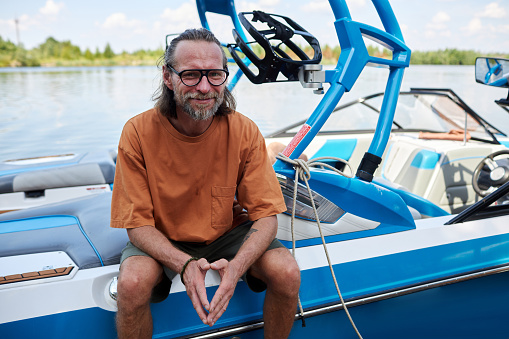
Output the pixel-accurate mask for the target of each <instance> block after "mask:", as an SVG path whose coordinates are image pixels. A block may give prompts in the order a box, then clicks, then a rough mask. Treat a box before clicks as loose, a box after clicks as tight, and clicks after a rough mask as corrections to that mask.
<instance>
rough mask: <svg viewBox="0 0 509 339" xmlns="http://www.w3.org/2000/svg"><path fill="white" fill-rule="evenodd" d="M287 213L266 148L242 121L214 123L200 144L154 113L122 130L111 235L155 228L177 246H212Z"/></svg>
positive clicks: (232, 118) (254, 129)
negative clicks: (250, 224) (236, 230)
mask: <svg viewBox="0 0 509 339" xmlns="http://www.w3.org/2000/svg"><path fill="white" fill-rule="evenodd" d="M235 198H236V199H237V200H238V203H239V204H240V206H242V208H244V209H245V211H242V209H241V208H239V207H238V205H236V202H235ZM235 207H236V208H235ZM246 211H247V215H246ZM284 211H286V205H285V203H284V200H283V195H282V193H281V189H280V187H279V183H278V181H277V178H276V176H275V173H274V170H273V168H272V166H271V163H270V160H269V159H268V156H267V151H266V148H265V140H264V139H263V136H262V135H261V133H260V131H259V130H258V127H257V126H256V125H255V123H254V122H252V121H251V120H250V119H248V118H246V117H245V116H243V115H242V114H240V113H238V112H234V113H232V114H229V115H227V116H216V117H214V120H213V121H212V124H211V125H210V127H209V128H208V129H207V130H206V131H205V132H204V133H203V134H202V135H200V136H197V137H188V136H185V135H182V134H180V133H179V132H178V131H177V130H176V129H175V128H174V127H173V125H172V124H171V123H170V122H169V121H168V119H166V118H165V117H164V116H162V115H161V114H160V113H159V112H158V111H157V110H156V109H151V110H149V111H146V112H144V113H142V114H139V115H137V116H135V117H133V118H132V119H130V120H129V121H128V122H127V123H126V125H125V126H124V130H123V131H122V135H121V137H120V142H119V146H118V157H117V165H116V172H115V182H114V185H113V198H112V204H111V227H116V228H135V227H140V226H155V227H156V228H157V229H158V230H160V231H161V232H162V233H163V234H165V235H166V237H168V238H169V239H172V240H175V241H188V242H205V243H210V242H212V241H214V240H215V239H217V238H218V237H220V236H221V235H223V234H225V233H226V232H228V231H229V230H231V229H232V228H233V227H235V226H237V225H239V224H240V223H242V222H243V221H247V219H248V217H249V219H250V220H257V219H260V218H262V217H267V216H271V215H275V214H278V213H281V212H284Z"/></svg>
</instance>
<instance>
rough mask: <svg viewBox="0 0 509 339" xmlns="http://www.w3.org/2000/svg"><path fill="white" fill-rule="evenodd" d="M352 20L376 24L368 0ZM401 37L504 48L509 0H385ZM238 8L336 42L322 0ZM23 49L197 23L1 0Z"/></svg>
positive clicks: (168, 10)
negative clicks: (282, 18)
mask: <svg viewBox="0 0 509 339" xmlns="http://www.w3.org/2000/svg"><path fill="white" fill-rule="evenodd" d="M347 4H348V5H349V8H350V12H351V15H352V19H353V20H355V21H359V22H363V23H366V24H369V25H372V26H375V27H378V28H381V27H382V25H381V23H380V20H379V19H378V16H377V15H376V11H375V9H374V7H373V5H372V3H371V1H369V0H347ZM390 4H391V5H392V7H393V10H394V12H395V14H396V17H397V18H398V21H399V24H400V26H401V29H402V31H403V36H404V39H405V41H406V43H407V45H408V46H409V47H410V49H412V50H419V51H427V50H438V49H446V48H456V49H462V50H467V49H468V50H470V49H471V50H476V51H478V52H482V53H485V54H488V53H490V52H491V53H494V52H499V53H509V38H508V36H509V34H508V32H509V0H487V1H484V0H391V1H390ZM235 5H236V9H237V11H238V12H240V11H252V10H255V9H256V10H263V11H266V12H269V13H275V14H280V15H284V16H288V17H290V18H292V19H293V20H294V21H296V22H297V23H299V24H300V25H301V26H302V27H304V28H305V29H306V30H308V31H309V32H310V33H311V34H313V35H314V36H315V37H317V38H318V40H319V41H320V43H321V44H322V46H323V45H324V44H329V45H332V46H335V45H338V40H337V37H336V34H335V30H334V25H333V21H334V17H333V15H332V11H331V9H330V6H329V3H328V1H326V0H258V1H257V0H248V1H245V0H237V1H236V2H235ZM208 17H209V21H210V25H211V29H212V31H214V32H215V33H216V34H217V35H218V36H219V38H220V40H221V41H224V42H233V38H232V35H231V28H232V26H231V24H230V23H229V22H228V21H225V20H223V19H221V18H220V17H219V16H217V15H209V16H208ZM15 19H17V21H18V29H19V39H20V41H21V43H23V45H24V46H25V48H27V49H31V48H33V47H36V46H38V45H39V44H41V43H43V42H44V41H45V40H46V38H48V37H50V36H51V37H53V38H55V39H56V40H58V41H63V40H70V41H71V42H72V43H73V44H74V45H78V46H80V48H82V50H85V49H86V48H89V49H90V50H91V51H93V52H94V51H95V50H96V48H99V49H100V50H101V51H103V50H104V47H105V46H106V44H107V43H109V44H110V46H111V47H112V49H113V51H114V52H115V53H120V52H122V51H124V50H125V51H128V52H133V51H135V50H139V49H156V48H159V47H164V45H165V36H166V34H170V33H178V32H181V31H183V30H184V29H186V28H189V27H199V26H200V22H199V18H198V14H197V11H196V3H195V1H194V0H183V1H182V0H180V1H179V0H165V1H163V0H151V1H125V0H124V1H118V0H102V1H99V0H87V1H76V0H74V1H71V0H22V1H13V0H0V36H1V37H2V38H3V39H4V40H10V41H12V42H14V43H17V42H18V38H17V34H16V24H15Z"/></svg>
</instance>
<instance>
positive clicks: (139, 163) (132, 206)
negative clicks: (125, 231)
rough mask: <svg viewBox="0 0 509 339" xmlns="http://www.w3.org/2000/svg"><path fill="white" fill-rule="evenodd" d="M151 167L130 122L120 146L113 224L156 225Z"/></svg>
mask: <svg viewBox="0 0 509 339" xmlns="http://www.w3.org/2000/svg"><path fill="white" fill-rule="evenodd" d="M153 211H154V207H153V204H152V198H151V195H150V189H149V185H148V177H147V170H146V168H145V162H144V159H143V153H142V152H141V147H140V140H139V138H138V134H137V133H136V129H135V127H134V126H133V125H132V124H131V123H130V122H128V123H127V124H126V126H125V127H124V130H123V131H122V135H121V137H120V142H119V146H118V156H117V164H116V169H115V180H114V183H113V195H112V201H111V223H110V226H111V227H115V228H135V227H140V226H155V222H154V213H153Z"/></svg>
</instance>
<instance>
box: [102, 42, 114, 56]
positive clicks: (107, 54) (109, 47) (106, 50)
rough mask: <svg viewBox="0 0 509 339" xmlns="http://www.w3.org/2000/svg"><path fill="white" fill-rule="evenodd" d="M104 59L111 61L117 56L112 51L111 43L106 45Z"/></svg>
mask: <svg viewBox="0 0 509 339" xmlns="http://www.w3.org/2000/svg"><path fill="white" fill-rule="evenodd" d="M103 55H104V57H105V58H108V59H111V58H113V57H114V56H115V53H113V50H112V49H111V46H110V44H109V43H107V44H106V47H105V48H104V54H103Z"/></svg>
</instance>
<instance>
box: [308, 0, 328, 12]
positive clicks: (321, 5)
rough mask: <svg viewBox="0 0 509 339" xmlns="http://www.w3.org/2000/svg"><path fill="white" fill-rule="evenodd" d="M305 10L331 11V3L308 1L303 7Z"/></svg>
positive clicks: (316, 0)
mask: <svg viewBox="0 0 509 339" xmlns="http://www.w3.org/2000/svg"><path fill="white" fill-rule="evenodd" d="M301 9H302V11H303V12H306V13H307V12H313V13H316V12H330V5H329V2H328V1H324V0H315V1H311V2H308V3H307V4H305V5H303V6H302V7H301Z"/></svg>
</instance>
